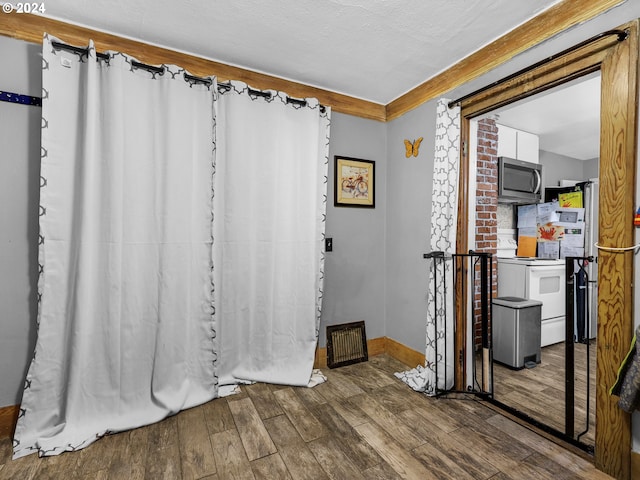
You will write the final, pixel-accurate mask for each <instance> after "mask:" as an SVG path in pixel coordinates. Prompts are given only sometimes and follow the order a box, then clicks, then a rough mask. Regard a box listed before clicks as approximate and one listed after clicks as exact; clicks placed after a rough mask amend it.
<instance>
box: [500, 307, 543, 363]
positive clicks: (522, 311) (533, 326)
mask: <svg viewBox="0 0 640 480" xmlns="http://www.w3.org/2000/svg"><path fill="white" fill-rule="evenodd" d="M492 304H493V323H492V328H491V331H492V335H493V359H494V360H495V361H498V362H500V363H503V364H505V365H507V366H509V367H512V368H517V369H520V368H523V367H524V366H525V365H526V366H528V367H531V366H534V364H538V363H540V356H541V353H540V352H541V349H540V327H541V323H542V302H540V301H538V300H527V299H525V298H519V297H498V298H494V299H493V301H492Z"/></svg>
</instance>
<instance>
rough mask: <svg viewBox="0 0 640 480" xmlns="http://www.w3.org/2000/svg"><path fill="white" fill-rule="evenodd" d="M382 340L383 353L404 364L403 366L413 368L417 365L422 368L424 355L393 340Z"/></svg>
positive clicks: (387, 338)
mask: <svg viewBox="0 0 640 480" xmlns="http://www.w3.org/2000/svg"><path fill="white" fill-rule="evenodd" d="M384 339H385V349H384V350H385V351H384V353H386V354H387V355H389V356H390V357H393V358H395V359H396V360H398V361H400V362H402V363H404V364H405V365H408V366H409V367H411V368H415V367H416V366H418V365H422V366H424V360H425V359H424V353H420V352H418V351H416V350H413V349H411V348H409V347H407V346H406V345H403V344H402V343H400V342H398V341H396V340H394V339H393V338H389V337H384Z"/></svg>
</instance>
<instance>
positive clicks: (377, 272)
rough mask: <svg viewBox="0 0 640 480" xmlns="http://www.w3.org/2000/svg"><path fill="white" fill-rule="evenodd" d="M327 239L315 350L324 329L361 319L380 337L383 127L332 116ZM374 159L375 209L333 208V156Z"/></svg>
mask: <svg viewBox="0 0 640 480" xmlns="http://www.w3.org/2000/svg"><path fill="white" fill-rule="evenodd" d="M329 154H330V159H329V186H328V206H327V225H326V236H327V237H332V238H333V252H327V253H326V256H325V278H324V297H323V309H322V318H321V321H320V346H325V345H326V337H325V335H326V326H327V325H333V324H339V323H347V322H354V321H359V320H364V321H365V328H366V330H367V338H369V339H371V338H378V337H383V336H384V335H385V309H384V305H385V301H384V299H385V283H386V281H385V280H386V279H385V269H384V266H385V260H384V256H385V228H384V226H385V218H386V202H387V186H386V183H387V180H386V179H387V161H386V125H385V124H384V123H382V122H377V121H374V120H366V119H362V118H357V117H353V116H350V115H342V114H339V113H332V114H331V144H330V147H329ZM335 155H339V156H343V157H353V158H360V159H364V160H373V161H375V182H376V183H375V208H356V207H335V206H334V202H333V198H334V183H333V182H334V167H335V165H334V156H335Z"/></svg>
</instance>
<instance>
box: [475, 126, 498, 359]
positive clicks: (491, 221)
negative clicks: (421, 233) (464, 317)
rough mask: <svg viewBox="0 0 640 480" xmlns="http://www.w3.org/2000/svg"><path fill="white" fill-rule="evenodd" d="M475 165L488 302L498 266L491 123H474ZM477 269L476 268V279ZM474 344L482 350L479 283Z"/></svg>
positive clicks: (494, 146)
mask: <svg viewBox="0 0 640 480" xmlns="http://www.w3.org/2000/svg"><path fill="white" fill-rule="evenodd" d="M477 156H478V164H477V177H476V242H475V243H476V245H475V250H476V251H478V252H489V253H492V254H493V277H492V281H491V298H494V297H496V296H497V291H498V280H497V276H498V265H497V262H496V256H495V255H496V253H497V248H498V127H497V126H496V122H495V120H494V119H488V118H487V119H483V120H480V121H479V122H478V151H477ZM479 276H480V266H479V265H477V266H476V278H477V279H479ZM473 303H474V325H475V326H474V340H475V341H474V343H475V346H476V349H478V348H480V347H481V346H482V331H481V324H480V283H479V281H476V285H475V286H474V301H473Z"/></svg>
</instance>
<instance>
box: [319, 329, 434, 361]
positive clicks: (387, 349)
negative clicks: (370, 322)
mask: <svg viewBox="0 0 640 480" xmlns="http://www.w3.org/2000/svg"><path fill="white" fill-rule="evenodd" d="M367 353H368V354H369V356H370V357H375V356H376V355H382V354H383V353H386V354H387V355H389V356H391V357H393V358H395V359H396V360H399V361H400V362H402V363H405V364H406V365H409V366H410V367H412V368H413V367H415V366H416V365H424V354H423V353H420V352H417V351H415V350H412V349H410V348H409V347H407V346H405V345H403V344H401V343H400V342H397V341H396V340H394V339H392V338H389V337H378V338H372V339H371V340H367ZM326 367H327V349H326V348H325V347H318V348H316V357H315V361H314V364H313V368H326Z"/></svg>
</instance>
